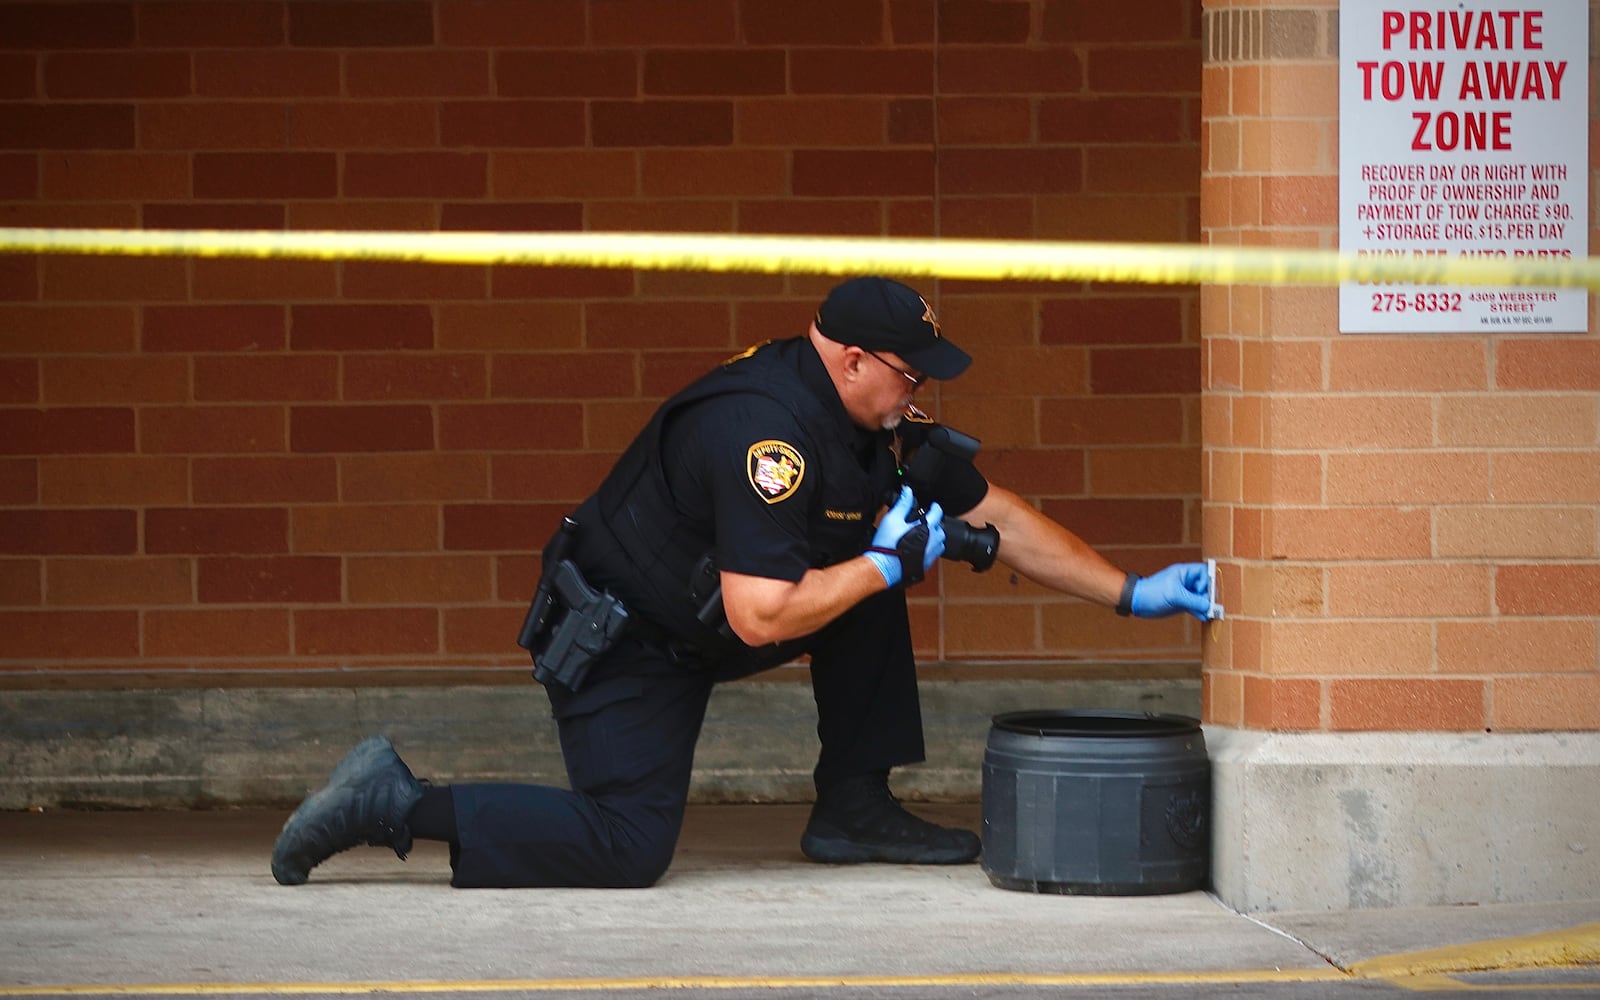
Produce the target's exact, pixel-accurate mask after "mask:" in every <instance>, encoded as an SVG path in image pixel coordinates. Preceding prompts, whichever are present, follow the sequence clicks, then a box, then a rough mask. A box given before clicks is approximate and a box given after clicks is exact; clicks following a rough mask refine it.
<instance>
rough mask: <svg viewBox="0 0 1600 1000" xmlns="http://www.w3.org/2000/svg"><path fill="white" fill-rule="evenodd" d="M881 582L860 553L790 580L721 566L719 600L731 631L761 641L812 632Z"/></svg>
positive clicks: (879, 587)
mask: <svg viewBox="0 0 1600 1000" xmlns="http://www.w3.org/2000/svg"><path fill="white" fill-rule="evenodd" d="M885 586H886V584H885V582H884V579H883V574H882V573H880V572H878V568H877V567H876V566H874V565H873V564H872V562H871V561H870V560H868V559H866V558H865V557H861V556H858V557H856V558H854V559H847V560H845V561H844V562H842V563H838V564H836V565H833V566H829V567H827V568H826V569H813V570H808V571H807V572H806V575H805V576H803V577H801V578H800V579H799V580H798V581H795V582H792V583H791V582H789V581H787V580H774V579H771V578H768V577H759V576H746V575H744V574H741V573H730V572H726V571H724V572H723V573H722V602H723V608H724V610H725V611H726V612H727V615H728V625H729V627H730V628H732V629H733V631H734V634H735V635H737V636H738V637H739V638H740V640H741V641H743V642H744V643H745V644H746V645H748V646H764V645H768V644H770V643H774V642H783V641H784V640H786V639H797V638H799V637H800V636H803V635H810V634H811V633H812V632H815V631H817V630H818V629H820V628H822V627H823V626H824V625H827V624H828V623H829V622H831V621H833V620H834V619H835V618H837V617H839V616H840V615H842V614H844V613H845V612H846V611H848V610H849V609H850V608H853V607H855V606H856V605H857V604H859V603H861V601H862V600H863V599H865V598H867V597H868V596H870V595H872V594H875V593H877V592H878V591H880V590H883V589H884V588H885Z"/></svg>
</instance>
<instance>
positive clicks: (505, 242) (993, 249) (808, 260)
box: [0, 228, 1600, 289]
mask: <svg viewBox="0 0 1600 1000" xmlns="http://www.w3.org/2000/svg"><path fill="white" fill-rule="evenodd" d="M0 253H13V254H18V253H37V254H109V255H136V256H145V255H159V256H181V257H255V258H294V259H302V260H304V259H310V260H388V261H418V262H426V263H433V264H523V265H539V266H545V267H598V268H642V269H648V270H670V271H749V272H760V273H767V274H778V273H792V274H834V275H838V274H894V275H901V276H906V277H925V278H964V279H969V280H976V281H1000V280H1014V281H1096V282H1129V283H1141V284H1169V285H1190V284H1210V285H1235V284H1245V285H1336V284H1340V283H1342V282H1347V281H1355V282H1367V283H1374V284H1381V283H1406V284H1425V285H1538V286H1543V287H1551V288H1589V289H1594V288H1600V259H1597V258H1593V257H1585V258H1571V259H1567V258H1536V257H1463V256H1427V257H1423V256H1384V257H1361V256H1356V255H1352V254H1341V253H1338V252H1335V251H1330V250H1285V249H1272V248H1263V247H1231V246H1194V245H1188V244H1162V243H1075V242H1074V243H1069V242H1061V241H1051V240H971V239H889V238H851V237H829V236H731V235H724V234H712V233H471V232H449V233H439V232H283V231H279V230H227V231H216V230H180V229H164V230H141V229H27V228H0Z"/></svg>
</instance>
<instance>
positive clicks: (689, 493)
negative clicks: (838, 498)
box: [662, 338, 988, 582]
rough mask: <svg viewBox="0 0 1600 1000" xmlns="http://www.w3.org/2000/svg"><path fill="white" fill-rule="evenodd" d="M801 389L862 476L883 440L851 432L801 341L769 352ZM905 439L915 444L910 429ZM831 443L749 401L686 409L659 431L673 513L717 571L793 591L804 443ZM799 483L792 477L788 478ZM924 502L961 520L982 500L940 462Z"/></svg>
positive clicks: (803, 537)
mask: <svg viewBox="0 0 1600 1000" xmlns="http://www.w3.org/2000/svg"><path fill="white" fill-rule="evenodd" d="M770 349H773V350H778V351H782V352H784V353H783V359H784V361H785V363H787V364H792V365H793V366H794V368H795V371H796V373H797V375H798V376H799V377H800V379H801V381H802V382H803V383H804V384H805V385H806V387H807V388H808V389H810V390H811V392H812V393H813V394H814V395H815V396H816V397H817V398H818V399H819V400H822V401H823V404H824V407H825V408H826V409H827V410H828V411H829V412H830V413H832V414H833V415H834V416H835V418H836V419H837V420H838V421H839V422H840V427H841V429H842V430H843V431H844V436H845V439H846V440H848V441H850V442H851V445H852V450H853V451H854V452H855V456H856V459H857V461H858V462H859V463H860V464H861V467H862V468H863V469H870V468H871V467H872V464H873V462H874V461H875V459H876V456H875V453H876V452H878V451H880V450H883V449H888V448H890V447H892V445H893V442H894V438H895V435H894V433H893V432H891V431H886V430H879V431H871V430H867V429H866V428H863V427H859V426H857V425H856V424H855V423H854V422H853V421H851V419H850V417H849V415H848V414H847V413H846V412H845V409H844V404H843V403H842V402H841V401H840V399H839V394H838V391H837V390H836V389H835V388H834V386H833V380H832V379H831V378H830V377H829V375H828V372H827V369H826V368H824V367H823V364H822V359H821V358H820V357H818V356H817V352H816V349H815V348H814V347H812V346H811V343H810V342H809V341H808V340H805V339H804V338H796V339H794V340H790V341H785V342H782V343H778V344H774V345H773V346H772V348H770ZM908 430H909V431H910V433H911V435H912V436H914V437H917V438H919V439H920V434H918V433H917V431H916V430H915V429H910V428H908ZM832 436H833V435H824V434H816V435H807V434H803V433H801V429H800V427H799V425H798V421H797V420H796V418H795V415H794V413H793V412H791V411H790V410H789V408H788V407H786V406H784V405H783V404H782V403H780V402H778V401H777V400H775V399H772V398H770V397H767V396H763V395H758V394H755V393H738V394H729V395H722V396H715V397H712V398H710V399H706V400H702V401H701V402H698V403H694V404H692V405H691V406H689V407H687V408H686V409H685V410H684V411H683V412H682V413H680V414H678V415H676V416H675V418H674V419H673V420H672V422H671V423H670V424H669V425H668V426H667V428H666V430H665V435H664V440H663V448H662V456H663V467H664V469H665V471H666V476H667V483H668V486H669V488H670V489H671V491H672V496H673V500H674V502H675V504H676V506H677V508H678V512H679V513H680V514H681V515H682V516H683V517H685V518H686V519H688V520H689V521H690V523H691V524H692V525H693V527H694V530H695V531H696V532H697V533H700V534H703V535H704V536H706V537H709V538H712V539H713V540H714V541H713V544H714V546H715V549H716V560H717V566H718V567H719V568H720V569H725V570H729V571H731V572H735V573H743V574H746V575H750V576H760V577H767V578H771V579H778V580H787V581H790V582H796V581H798V580H799V579H800V578H801V577H803V576H804V575H805V574H806V572H807V570H809V569H811V568H812V567H813V566H814V565H815V564H816V557H815V553H813V551H812V545H811V542H810V540H809V537H808V527H809V525H808V514H809V512H810V511H811V508H812V506H813V500H814V491H815V490H816V489H817V488H818V483H817V480H816V476H817V475H819V474H820V471H821V468H822V463H821V462H820V461H814V460H813V457H812V456H810V455H807V454H805V452H804V450H803V449H805V448H806V447H807V442H808V441H810V440H813V439H822V440H828V439H830V438H831V437H832ZM802 468H803V469H804V470H805V471H804V474H801V475H796V470H797V469H802ZM944 470H945V474H944V475H942V476H941V481H940V482H939V483H938V484H937V486H936V487H935V489H933V490H931V491H930V492H932V493H934V494H935V495H934V496H931V497H925V498H920V499H922V500H923V501H924V502H933V501H934V500H941V499H942V498H946V497H947V498H948V501H949V502H950V503H951V504H954V505H957V506H956V507H954V508H952V509H951V512H952V513H958V512H964V511H966V510H969V509H971V507H972V506H974V505H976V504H977V502H978V501H979V500H982V499H983V496H984V494H985V493H986V492H987V491H988V483H987V481H986V480H984V478H983V477H982V475H981V474H979V473H978V471H977V470H976V469H975V468H973V467H972V466H971V465H970V464H968V463H963V462H946V463H944Z"/></svg>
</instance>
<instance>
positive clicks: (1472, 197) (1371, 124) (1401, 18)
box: [1339, 0, 1589, 333]
mask: <svg viewBox="0 0 1600 1000" xmlns="http://www.w3.org/2000/svg"><path fill="white" fill-rule="evenodd" d="M1588 39H1589V11H1588V3H1587V0H1544V2H1542V3H1540V2H1528V0H1510V2H1504V3H1497V2H1493V0H1466V2H1464V3H1462V2H1452V3H1450V4H1444V3H1439V2H1437V0H1430V2H1423V3H1419V2H1417V0H1387V2H1385V0H1343V2H1342V3H1340V5H1339V246H1340V249H1342V250H1343V251H1345V252H1347V253H1355V254H1358V255H1360V256H1391V255H1392V256H1404V257H1429V256H1447V257H1454V256H1466V257H1483V256H1489V257H1506V258H1515V257H1582V256H1584V255H1585V254H1587V252H1588V245H1589V221H1588V220H1589V160H1588V153H1589V83H1588V77H1589V57H1588V51H1589V45H1588ZM1588 312H1589V311H1588V293H1587V292H1585V291H1584V290H1582V289H1577V290H1571V289H1553V288H1552V289H1545V288H1529V287H1526V286H1523V287H1511V288H1488V287H1483V286H1459V287H1457V286H1444V285H1412V284H1387V283H1385V284H1366V283H1361V284H1358V283H1355V282H1349V283H1346V284H1344V285H1342V286H1340V289H1339V330H1340V331H1341V332H1343V333H1395V332H1419V333H1505V332H1511V331H1538V332H1540V333H1583V332H1586V331H1587V329H1588V319H1589V316H1588Z"/></svg>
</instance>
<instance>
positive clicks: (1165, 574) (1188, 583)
mask: <svg viewBox="0 0 1600 1000" xmlns="http://www.w3.org/2000/svg"><path fill="white" fill-rule="evenodd" d="M1129 606H1130V607H1131V608H1132V609H1133V613H1134V615H1135V616H1137V617H1139V618H1165V617H1167V616H1168V615H1175V614H1177V613H1178V612H1180V611H1187V612H1189V613H1190V614H1191V615H1194V616H1195V617H1196V618H1198V619H1200V620H1201V621H1210V620H1211V617H1212V615H1211V609H1212V603H1211V573H1210V571H1209V570H1208V568H1207V566H1206V564H1205V563H1174V564H1173V565H1171V566H1168V567H1167V568H1166V569H1163V570H1160V571H1158V572H1156V573H1152V574H1151V575H1149V576H1147V577H1143V578H1141V579H1140V580H1139V581H1138V582H1137V583H1135V584H1134V585H1133V600H1132V601H1130V602H1129Z"/></svg>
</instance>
